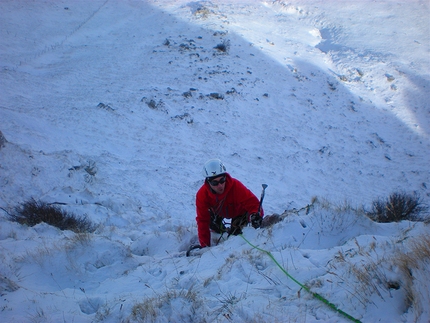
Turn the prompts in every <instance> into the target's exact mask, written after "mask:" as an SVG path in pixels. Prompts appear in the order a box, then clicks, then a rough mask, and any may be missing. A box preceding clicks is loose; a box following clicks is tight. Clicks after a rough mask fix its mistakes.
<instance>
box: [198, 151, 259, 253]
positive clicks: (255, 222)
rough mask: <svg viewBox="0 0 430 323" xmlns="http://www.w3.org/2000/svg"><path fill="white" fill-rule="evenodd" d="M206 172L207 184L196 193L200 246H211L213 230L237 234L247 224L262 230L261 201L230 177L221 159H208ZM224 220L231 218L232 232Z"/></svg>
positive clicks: (204, 169)
mask: <svg viewBox="0 0 430 323" xmlns="http://www.w3.org/2000/svg"><path fill="white" fill-rule="evenodd" d="M203 173H204V176H205V182H204V184H203V185H202V187H201V188H200V189H199V190H198V192H197V194H196V213H197V217H196V221H197V231H198V237H199V242H200V246H201V247H209V246H210V245H211V231H214V232H216V233H221V234H222V233H224V232H228V234H229V235H230V234H233V235H237V234H240V233H242V228H243V227H244V226H246V225H247V224H248V223H251V225H252V226H253V227H254V228H259V227H260V225H261V222H262V219H263V215H264V214H263V210H259V208H260V202H259V200H258V198H257V197H256V196H255V195H254V194H253V193H252V192H251V191H250V190H249V189H248V188H246V187H245V185H243V184H242V183H241V182H240V181H239V180H237V179H235V178H233V177H231V176H230V174H228V173H227V170H226V168H225V166H224V164H223V163H222V162H221V160H219V159H210V160H208V161H207V162H206V163H205V165H204V167H203ZM224 219H231V224H230V228H229V230H227V228H226V227H225V225H224V221H223V220H224Z"/></svg>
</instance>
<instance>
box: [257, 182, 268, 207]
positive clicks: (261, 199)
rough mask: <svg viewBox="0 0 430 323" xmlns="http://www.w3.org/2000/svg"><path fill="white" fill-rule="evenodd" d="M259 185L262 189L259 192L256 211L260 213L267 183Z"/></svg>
mask: <svg viewBox="0 0 430 323" xmlns="http://www.w3.org/2000/svg"><path fill="white" fill-rule="evenodd" d="M261 186H262V187H263V191H262V192H261V197H260V206H259V207H258V213H260V214H261V206H262V205H263V199H264V193H265V191H266V188H267V186H268V185H267V184H261Z"/></svg>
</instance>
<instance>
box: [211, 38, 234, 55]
mask: <svg viewBox="0 0 430 323" xmlns="http://www.w3.org/2000/svg"><path fill="white" fill-rule="evenodd" d="M214 48H215V49H217V50H219V51H220V52H223V53H227V52H228V50H229V49H230V41H229V40H224V41H223V42H222V43H220V44H218V45H216V46H215V47H214Z"/></svg>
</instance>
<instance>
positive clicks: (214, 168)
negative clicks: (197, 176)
mask: <svg viewBox="0 0 430 323" xmlns="http://www.w3.org/2000/svg"><path fill="white" fill-rule="evenodd" d="M226 172H227V169H226V168H225V166H224V164H223V163H222V161H221V160H219V159H209V160H208V161H207V162H206V163H205V165H204V166H203V176H204V177H206V178H208V177H214V176H218V175H221V174H225V173H226Z"/></svg>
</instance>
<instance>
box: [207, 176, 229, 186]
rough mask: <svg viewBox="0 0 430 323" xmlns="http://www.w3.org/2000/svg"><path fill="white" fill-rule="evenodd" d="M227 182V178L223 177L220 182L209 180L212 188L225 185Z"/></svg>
mask: <svg viewBox="0 0 430 323" xmlns="http://www.w3.org/2000/svg"><path fill="white" fill-rule="evenodd" d="M225 181H226V178H225V176H223V177H221V179H219V180H217V181H216V180H214V179H213V180H208V182H209V184H210V185H211V186H218V185H219V184H224V183H225Z"/></svg>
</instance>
